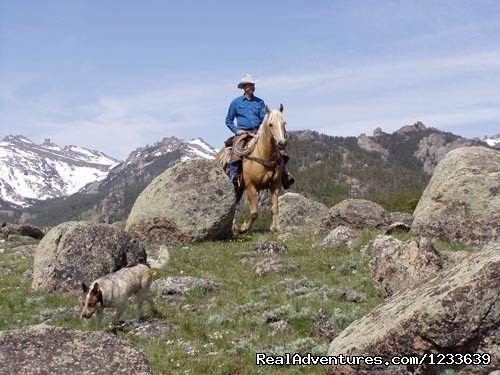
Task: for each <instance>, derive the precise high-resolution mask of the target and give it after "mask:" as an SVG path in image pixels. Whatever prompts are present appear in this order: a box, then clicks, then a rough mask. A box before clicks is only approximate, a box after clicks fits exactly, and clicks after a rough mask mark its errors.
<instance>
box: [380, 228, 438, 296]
mask: <svg viewBox="0 0 500 375" xmlns="http://www.w3.org/2000/svg"><path fill="white" fill-rule="evenodd" d="M442 267H443V265H442V261H441V257H440V255H439V253H438V252H437V251H436V249H435V248H434V246H432V243H431V242H430V241H429V240H428V239H426V238H421V239H419V240H409V241H407V242H404V243H403V242H401V241H399V240H396V241H392V242H389V246H387V247H385V248H383V249H382V251H379V252H377V255H375V257H374V258H373V259H372V260H371V261H370V275H371V278H372V280H373V282H374V283H375V285H376V286H377V287H378V289H379V290H380V291H381V293H382V295H383V296H384V297H388V296H391V295H393V294H394V293H396V292H398V291H404V290H407V289H410V288H413V287H414V286H415V285H418V284H419V283H421V282H422V281H424V280H426V279H428V278H430V277H433V276H435V275H436V274H437V272H438V271H439V270H441V269H442Z"/></svg>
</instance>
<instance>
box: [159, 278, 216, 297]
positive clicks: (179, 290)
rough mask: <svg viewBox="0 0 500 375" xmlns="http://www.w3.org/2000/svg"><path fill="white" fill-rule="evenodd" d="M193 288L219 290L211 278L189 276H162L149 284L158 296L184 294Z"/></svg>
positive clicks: (208, 290)
mask: <svg viewBox="0 0 500 375" xmlns="http://www.w3.org/2000/svg"><path fill="white" fill-rule="evenodd" d="M195 288H196V289H202V290H204V291H207V292H211V291H215V290H219V284H218V283H217V282H216V281H215V280H212V279H207V278H201V277H191V276H185V277H163V278H160V279H158V280H155V281H153V283H152V284H151V289H152V290H154V291H156V294H157V295H158V296H165V295H173V294H185V293H188V292H189V291H191V290H193V289H195Z"/></svg>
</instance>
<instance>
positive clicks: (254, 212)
mask: <svg viewBox="0 0 500 375" xmlns="http://www.w3.org/2000/svg"><path fill="white" fill-rule="evenodd" d="M247 198H248V204H249V205H250V219H249V220H248V221H245V223H244V224H243V225H242V226H241V228H240V233H245V232H247V231H248V230H250V228H251V227H252V224H253V222H254V221H255V219H257V216H258V215H259V211H258V208H257V189H256V188H255V186H253V185H248V186H247Z"/></svg>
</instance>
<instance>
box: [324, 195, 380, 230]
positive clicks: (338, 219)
mask: <svg viewBox="0 0 500 375" xmlns="http://www.w3.org/2000/svg"><path fill="white" fill-rule="evenodd" d="M330 216H331V218H330V220H331V223H332V225H333V227H337V226H339V225H344V226H346V227H349V228H351V229H365V228H384V227H386V226H387V225H389V224H390V215H389V213H388V212H387V211H386V210H385V209H384V208H383V207H382V206H381V205H379V204H377V203H374V202H371V201H367V200H365V199H346V200H343V201H342V202H340V203H338V204H336V205H335V206H333V207H332V208H331V209H330Z"/></svg>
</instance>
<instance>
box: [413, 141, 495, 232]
mask: <svg viewBox="0 0 500 375" xmlns="http://www.w3.org/2000/svg"><path fill="white" fill-rule="evenodd" d="M414 217H415V219H414V221H413V224H412V227H411V230H412V232H413V233H415V234H419V235H422V236H430V237H440V238H443V239H445V240H449V241H461V242H486V241H490V240H498V239H499V238H500V151H496V150H492V149H488V148H486V147H476V146H474V147H465V148H459V149H456V150H453V151H450V152H449V153H448V154H447V155H446V156H445V158H444V159H443V160H442V161H441V162H440V163H439V164H438V166H437V167H436V170H435V171H434V174H433V175H432V178H431V180H430V182H429V184H428V185H427V188H426V189H425V191H424V193H423V194H422V198H421V199H420V201H419V202H418V205H417V208H416V209H415V212H414Z"/></svg>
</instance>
